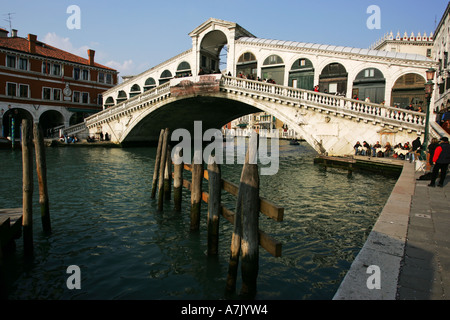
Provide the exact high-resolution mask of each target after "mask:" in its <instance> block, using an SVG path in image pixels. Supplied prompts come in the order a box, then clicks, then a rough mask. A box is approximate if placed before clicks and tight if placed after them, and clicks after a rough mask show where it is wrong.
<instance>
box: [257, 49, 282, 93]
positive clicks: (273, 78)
mask: <svg viewBox="0 0 450 320" xmlns="http://www.w3.org/2000/svg"><path fill="white" fill-rule="evenodd" d="M283 63H284V62H283V59H281V57H280V56H277V55H276V54H273V55H271V56H268V57H267V58H266V59H265V60H264V63H263V67H262V68H261V77H262V78H263V80H267V81H269V82H272V83H276V84H280V85H284V69H285V68H284V65H283Z"/></svg>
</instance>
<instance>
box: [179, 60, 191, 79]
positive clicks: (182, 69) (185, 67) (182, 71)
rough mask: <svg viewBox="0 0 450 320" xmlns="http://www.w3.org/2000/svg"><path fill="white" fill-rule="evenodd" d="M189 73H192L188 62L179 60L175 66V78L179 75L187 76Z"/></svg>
mask: <svg viewBox="0 0 450 320" xmlns="http://www.w3.org/2000/svg"><path fill="white" fill-rule="evenodd" d="M191 75H192V70H191V65H190V64H189V62H186V61H183V62H181V63H180V64H179V65H178V67H177V72H176V74H175V76H176V77H177V78H180V77H189V76H191Z"/></svg>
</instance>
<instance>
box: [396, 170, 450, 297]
mask: <svg viewBox="0 0 450 320" xmlns="http://www.w3.org/2000/svg"><path fill="white" fill-rule="evenodd" d="M415 175H416V178H418V177H419V176H420V174H418V173H416V174H415ZM438 181H439V179H438ZM429 182H430V181H429V180H416V181H415V191H414V195H413V197H412V201H411V208H410V214H409V226H408V233H407V241H406V244H405V254H404V259H403V261H402V263H401V268H400V275H399V281H398V291H397V299H399V300H447V299H450V176H449V175H447V178H446V181H445V183H444V187H443V188H439V187H435V188H431V187H428V183H429Z"/></svg>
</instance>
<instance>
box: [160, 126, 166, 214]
mask: <svg viewBox="0 0 450 320" xmlns="http://www.w3.org/2000/svg"><path fill="white" fill-rule="evenodd" d="M168 140H169V129H168V128H166V129H165V130H164V136H163V139H162V143H161V144H162V147H161V159H160V161H159V181H158V210H159V211H162V209H163V204H164V172H165V168H166V158H167V145H168Z"/></svg>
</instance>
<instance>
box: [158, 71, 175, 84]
mask: <svg viewBox="0 0 450 320" xmlns="http://www.w3.org/2000/svg"><path fill="white" fill-rule="evenodd" d="M170 79H172V72H170V71H169V70H164V71H163V72H162V73H161V75H160V76H159V85H162V84H164V83H166V82H169V81H170Z"/></svg>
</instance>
